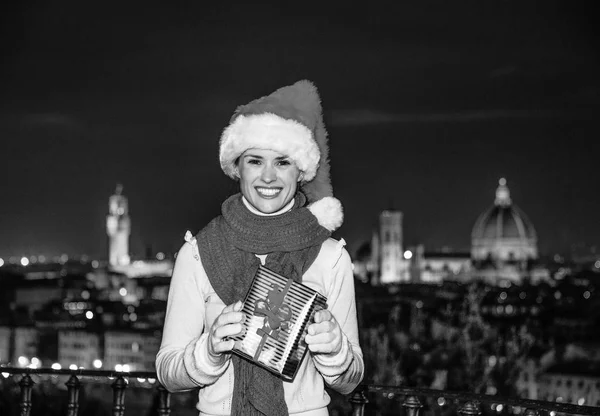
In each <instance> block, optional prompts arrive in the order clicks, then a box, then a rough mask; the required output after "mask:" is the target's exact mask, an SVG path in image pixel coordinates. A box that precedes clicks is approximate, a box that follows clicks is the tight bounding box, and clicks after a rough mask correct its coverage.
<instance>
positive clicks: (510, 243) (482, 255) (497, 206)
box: [471, 178, 537, 260]
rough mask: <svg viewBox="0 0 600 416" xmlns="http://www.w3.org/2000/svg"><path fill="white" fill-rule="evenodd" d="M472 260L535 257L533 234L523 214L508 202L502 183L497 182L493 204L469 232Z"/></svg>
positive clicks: (533, 229)
mask: <svg viewBox="0 0 600 416" xmlns="http://www.w3.org/2000/svg"><path fill="white" fill-rule="evenodd" d="M471 256H472V258H473V259H475V260H484V259H488V258H494V259H497V260H528V259H534V258H537V235H536V232H535V228H534V227H533V224H532V223H531V221H530V220H529V218H527V216H526V215H525V213H524V212H523V211H522V210H521V209H519V208H518V207H517V206H516V205H515V204H513V203H512V200H511V198H510V191H509V189H508V186H506V180H505V179H504V178H502V179H500V181H499V186H498V188H497V189H496V200H495V201H494V205H493V206H491V207H490V208H488V209H487V210H486V211H484V212H483V213H482V214H481V215H480V216H479V218H478V219H477V221H476V222H475V226H474V227H473V231H472V233H471Z"/></svg>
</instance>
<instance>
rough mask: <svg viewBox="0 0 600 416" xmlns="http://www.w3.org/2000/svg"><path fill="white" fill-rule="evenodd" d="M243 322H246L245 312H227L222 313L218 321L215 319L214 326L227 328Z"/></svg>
mask: <svg viewBox="0 0 600 416" xmlns="http://www.w3.org/2000/svg"><path fill="white" fill-rule="evenodd" d="M243 320H244V313H243V312H234V311H230V312H226V313H221V315H219V316H217V319H215V322H214V323H213V326H215V327H217V328H218V327H221V326H225V325H228V324H234V323H238V322H243Z"/></svg>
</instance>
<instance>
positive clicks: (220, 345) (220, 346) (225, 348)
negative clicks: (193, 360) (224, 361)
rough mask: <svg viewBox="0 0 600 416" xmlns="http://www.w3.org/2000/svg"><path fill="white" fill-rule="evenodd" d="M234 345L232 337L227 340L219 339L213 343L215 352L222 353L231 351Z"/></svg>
mask: <svg viewBox="0 0 600 416" xmlns="http://www.w3.org/2000/svg"><path fill="white" fill-rule="evenodd" d="M234 346H235V341H234V340H232V339H230V340H227V341H221V342H217V343H216V344H215V345H214V351H215V353H217V354H222V353H224V352H229V351H231V350H232V349H233V347H234Z"/></svg>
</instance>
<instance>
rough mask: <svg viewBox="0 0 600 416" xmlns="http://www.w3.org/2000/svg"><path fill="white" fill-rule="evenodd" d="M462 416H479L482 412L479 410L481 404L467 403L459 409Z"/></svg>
mask: <svg viewBox="0 0 600 416" xmlns="http://www.w3.org/2000/svg"><path fill="white" fill-rule="evenodd" d="M458 414H459V415H460V416H479V415H480V414H481V410H479V403H477V402H466V403H465V404H464V405H462V406H461V407H460V409H458Z"/></svg>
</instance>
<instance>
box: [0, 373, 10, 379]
mask: <svg viewBox="0 0 600 416" xmlns="http://www.w3.org/2000/svg"><path fill="white" fill-rule="evenodd" d="M8 376H10V374H9V373H2V377H4V378H8Z"/></svg>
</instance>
